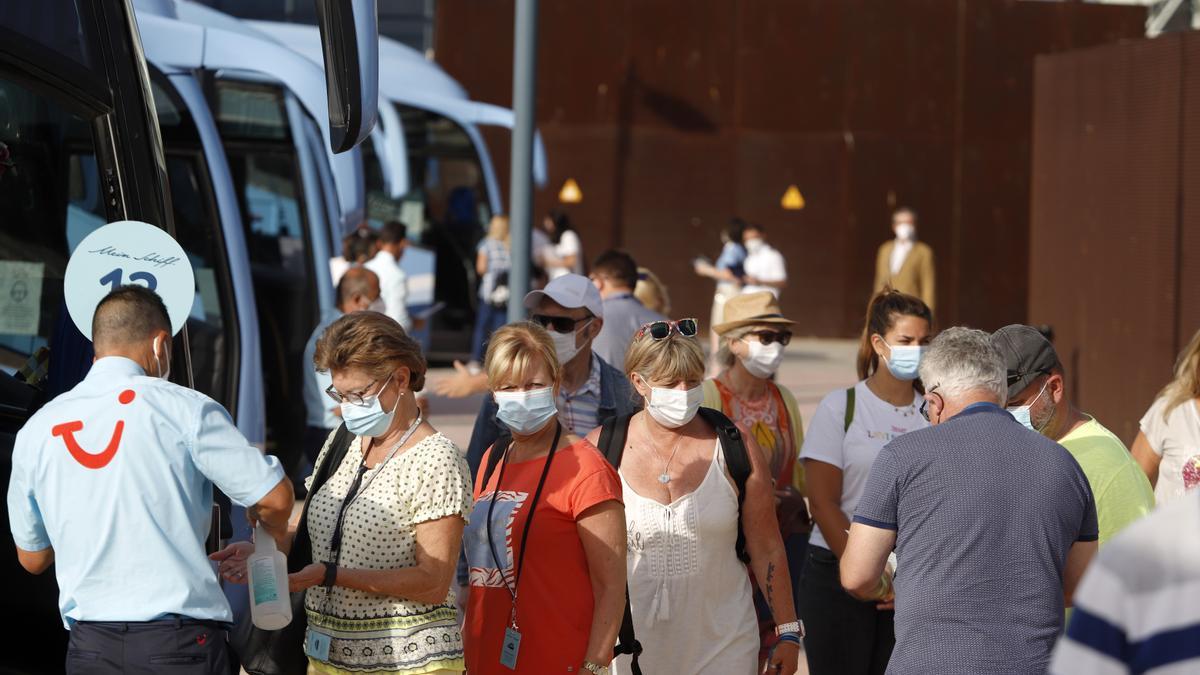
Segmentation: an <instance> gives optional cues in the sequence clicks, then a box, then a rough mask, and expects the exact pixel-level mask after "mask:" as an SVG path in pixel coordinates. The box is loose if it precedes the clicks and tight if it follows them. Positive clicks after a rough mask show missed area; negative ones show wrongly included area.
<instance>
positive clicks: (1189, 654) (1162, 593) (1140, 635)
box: [1050, 491, 1200, 675]
mask: <svg viewBox="0 0 1200 675" xmlns="http://www.w3.org/2000/svg"><path fill="white" fill-rule="evenodd" d="M1198 535H1200V491H1198V492H1191V493H1188V494H1187V495H1186V496H1185V497H1182V498H1180V499H1179V500H1177V501H1174V502H1172V503H1170V504H1166V505H1164V506H1162V507H1160V508H1159V509H1158V510H1157V511H1155V512H1154V513H1152V514H1150V515H1149V516H1147V517H1146V518H1144V519H1142V520H1140V521H1138V522H1136V523H1134V524H1132V525H1130V526H1129V527H1128V528H1127V529H1125V530H1124V531H1122V532H1121V533H1120V534H1118V535H1117V536H1116V537H1115V538H1113V540H1112V541H1110V542H1109V543H1108V544H1107V545H1106V546H1105V547H1104V548H1103V549H1101V550H1100V554H1099V556H1097V558H1096V560H1095V561H1093V562H1092V564H1091V566H1090V567H1089V568H1088V571H1087V574H1086V575H1085V576H1084V577H1083V581H1082V582H1081V583H1080V585H1079V589H1078V590H1077V591H1076V593H1075V611H1074V613H1073V615H1072V617H1071V623H1070V625H1069V626H1068V628H1067V634H1066V637H1064V638H1063V639H1062V640H1061V641H1060V642H1059V644H1058V646H1057V648H1056V649H1055V652H1054V659H1053V661H1052V662H1051V666H1050V672H1052V673H1056V674H1059V675H1067V674H1071V675H1074V674H1075V673H1089V674H1090V675H1116V674H1118V673H1147V674H1151V675H1172V674H1176V673H1178V674H1183V673H1196V672H1200V602H1197V599H1198V598H1200V536H1198Z"/></svg>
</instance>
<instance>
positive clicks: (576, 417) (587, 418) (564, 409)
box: [557, 353, 600, 436]
mask: <svg viewBox="0 0 1200 675" xmlns="http://www.w3.org/2000/svg"><path fill="white" fill-rule="evenodd" d="M557 403H558V412H559V414H560V415H562V423H563V425H564V426H566V427H567V428H568V429H570V430H571V431H573V432H574V433H575V435H577V436H586V435H587V434H588V432H590V431H591V430H592V429H595V428H596V427H598V426H600V357H598V356H596V355H595V354H594V353H593V354H592V370H591V372H589V373H588V378H587V380H584V382H583V386H581V387H579V388H578V389H576V390H575V391H567V390H566V388H561V389H559V392H558V401H557Z"/></svg>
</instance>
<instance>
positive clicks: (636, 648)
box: [481, 408, 751, 675]
mask: <svg viewBox="0 0 1200 675" xmlns="http://www.w3.org/2000/svg"><path fill="white" fill-rule="evenodd" d="M635 414H636V413H630V414H628V415H620V416H617V417H610V418H608V419H606V420H604V422H603V423H602V424H601V425H600V442H599V443H598V444H597V445H598V447H599V448H600V451H601V452H602V453H604V458H605V459H607V460H608V463H609V464H612V465H613V468H615V469H616V468H620V467H621V456H622V455H624V454H625V439H626V438H627V437H628V435H629V421H630V420H631V419H632V418H633V415H635ZM697 414H698V415H699V416H700V419H702V420H704V421H705V422H708V423H709V424H710V425H712V426H713V428H714V429H716V432H717V438H719V439H720V440H721V449H722V451H723V452H724V453H725V465H726V466H727V467H728V468H729V475H730V477H731V478H733V482H734V484H735V485H736V486H737V500H738V534H737V543H736V544H735V546H734V550H735V551H736V552H737V557H738V560H741V561H742V562H743V563H747V564H749V562H750V556H749V554H747V553H746V535H745V533H744V532H743V531H742V518H741V514H742V500H743V499H745V496H746V481H747V480H749V479H750V471H751V466H750V456H749V455H748V454H746V444H745V443H743V442H742V433H741V432H740V431H738V428H737V425H735V424H734V423H733V422H732V421H730V419H729V418H728V417H726V416H725V415H724V414H723V413H721V412H720V411H717V410H713V409H712V408H700V410H699V411H697ZM511 440H512V439H511V437H510V436H508V434H505V433H502V434H501V436H500V438H497V439H496V443H495V445H493V446H492V452H491V453H489V454H488V460H487V464H486V466H484V469H483V483H481V484H482V485H487V484H488V481H489V480H490V479H491V477H492V472H493V471H495V469H496V465H497V464H499V463H500V457H501V455H503V454H504V453H503V452H496V451H495V450H496V448H504V447H508V444H509V442H510V441H511ZM613 653H614V656H620V655H621V654H629V655H630V657H631V661H630V670H631V671H632V673H633V675H642V669H641V667H640V666H639V665H638V656H640V655H641V653H642V645H641V643H640V642H638V641H637V637H636V635H634V632H633V613H632V611H631V610H630V608H629V589H628V587H627V588H626V589H625V616H624V617H623V618H622V619H621V630H620V632H619V633H618V634H617V646H616V648H615V649H613Z"/></svg>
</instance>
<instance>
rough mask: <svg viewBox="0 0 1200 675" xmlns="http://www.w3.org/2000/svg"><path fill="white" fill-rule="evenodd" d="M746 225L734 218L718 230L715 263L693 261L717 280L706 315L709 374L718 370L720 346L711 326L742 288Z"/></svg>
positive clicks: (698, 271)
mask: <svg viewBox="0 0 1200 675" xmlns="http://www.w3.org/2000/svg"><path fill="white" fill-rule="evenodd" d="M745 229H746V221H744V220H742V219H741V218H734V219H733V220H732V221H730V223H729V227H727V228H725V229H723V230H721V254H720V255H719V256H717V261H716V262H715V263H710V262H708V260H706V259H704V258H697V259H696V260H694V261H693V262H692V267H693V269H694V270H695V272H696V274H699V275H700V276H702V277H707V278H709V279H712V280H714V281H716V282H717V288H716V291H714V292H713V304H712V312H711V314H710V316H709V323H708V325H709V327H710V330H709V342H710V344H709V352H708V354H709V368H708V372H709V373H710V374H714V375H715V374H716V373H717V371H718V370H720V367H719V365H718V364H717V352H718V350H719V349H720V347H721V345H720V338H719V337H718V336H717V333H716V331H714V330H711V327H712V326H715V325H717V324H719V323H721V322H723V321H724V320H725V319H724V308H725V302H726V301H728V300H729V299H730V298H732V297H733V296H735V295H737V294H738V293H741V292H742V280H743V278H744V277H745V276H746V268H745V264H746V247H745V246H743V245H742V233H743V232H744V231H745Z"/></svg>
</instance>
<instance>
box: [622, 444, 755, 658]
mask: <svg viewBox="0 0 1200 675" xmlns="http://www.w3.org/2000/svg"><path fill="white" fill-rule="evenodd" d="M621 487H622V488H623V489H624V494H625V526H626V530H627V536H628V545H629V554H628V557H627V558H626V560H627V567H628V574H629V604H630V608H631V610H632V612H633V626H634V630H635V632H636V633H637V639H638V641H639V642H641V643H642V647H643V648H644V649H645V651H644V652H643V653H642V656H641V658H640V660H639V665H640V666H641V668H642V670H643V671H645V672H646V673H694V674H697V675H700V674H707V675H753V674H754V673H755V671H756V670H757V666H758V634H757V632H756V627H757V622H756V620H755V614H754V601H753V595H752V593H751V588H750V577H749V575H748V574H747V573H746V566H745V565H744V564H742V562H741V561H740V560H738V559H737V554H736V553H735V551H734V544H735V542H736V541H737V519H738V504H737V492H736V488H735V487H734V486H733V483H732V482H731V481H730V479H729V477H728V472H727V470H726V468H725V455H724V452H722V450H721V446H720V442H719V441H718V442H717V445H716V449H715V450H714V452H713V460H712V463H711V464H710V465H709V467H708V472H707V473H706V474H705V475H704V479H703V480H702V481H701V482H700V485H699V487H697V488H696V489H695V490H693V491H692V492H690V493H688V494H686V495H683V496H681V497H679V498H678V499H676V500H675V501H673V502H671V503H670V504H661V503H659V502H657V501H655V500H653V499H647V498H645V497H642V496H641V495H639V494H638V493H637V492H635V491H634V489H633V488H632V487H630V486H629V483H627V482H626V481H625V477H624V476H621ZM629 672H630V667H629V657H628V656H624V655H623V656H621V657H619V658H618V659H617V660H616V661H614V662H613V673H614V675H627V674H628V673H629Z"/></svg>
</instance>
